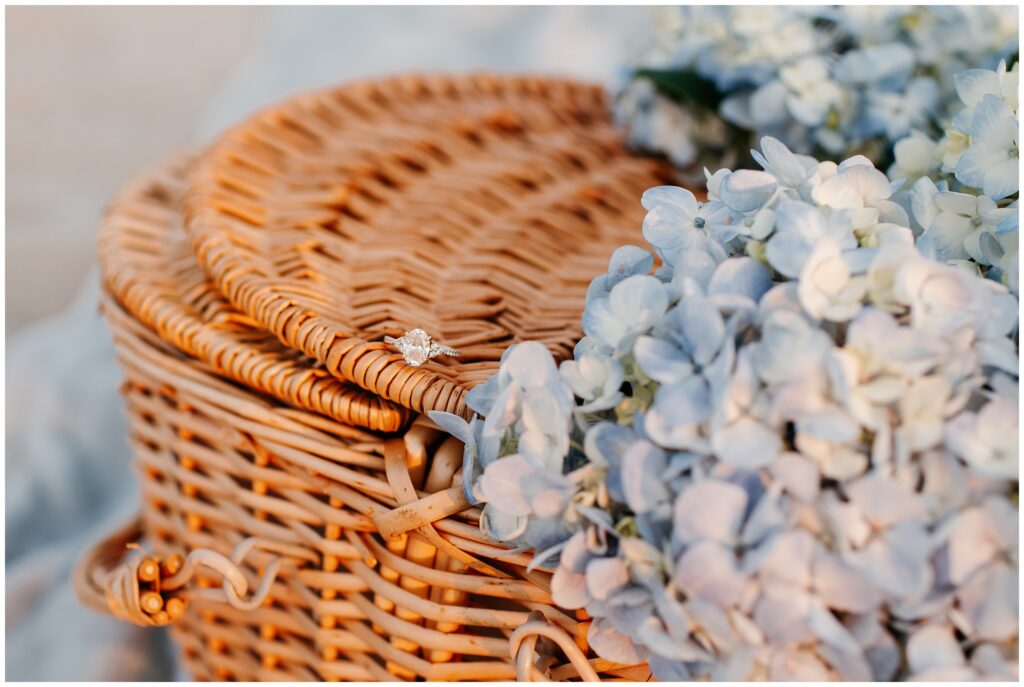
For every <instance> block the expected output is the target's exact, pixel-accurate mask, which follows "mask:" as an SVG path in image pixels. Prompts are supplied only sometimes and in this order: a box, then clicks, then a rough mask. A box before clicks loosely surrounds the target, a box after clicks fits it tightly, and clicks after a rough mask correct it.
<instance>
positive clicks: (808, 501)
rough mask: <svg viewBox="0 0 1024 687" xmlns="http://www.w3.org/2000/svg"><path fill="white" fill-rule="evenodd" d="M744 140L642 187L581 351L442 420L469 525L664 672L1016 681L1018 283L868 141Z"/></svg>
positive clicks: (490, 388)
mask: <svg viewBox="0 0 1024 687" xmlns="http://www.w3.org/2000/svg"><path fill="white" fill-rule="evenodd" d="M978 111H979V110H978V109H977V108H976V110H975V112H976V113H977V112H978ZM976 116H977V115H976ZM752 154H753V156H754V158H755V159H756V160H757V161H758V162H759V163H760V165H761V167H762V168H763V169H762V170H737V171H730V170H728V169H722V170H719V171H718V172H715V173H714V174H709V175H708V178H707V184H708V199H707V201H706V202H701V201H699V200H698V199H697V198H696V197H695V196H694V195H693V194H692V193H691V192H690V191H688V190H686V189H683V188H677V187H657V188H653V189H650V190H648V191H647V192H646V193H645V194H644V196H643V199H642V202H643V205H644V207H645V208H646V209H647V211H648V213H647V216H646V218H645V220H644V225H643V236H644V238H645V239H646V240H647V241H648V243H649V244H650V245H651V246H652V247H653V250H654V253H653V254H652V253H651V252H649V251H648V250H646V249H643V248H640V247H636V246H625V247H623V248H620V249H619V250H617V251H616V252H615V254H614V255H613V256H612V258H611V261H610V264H609V269H608V271H607V273H606V274H602V275H600V276H598V277H597V278H596V279H594V281H593V283H592V284H591V287H590V289H589V292H588V294H587V302H586V309H585V312H584V314H583V328H584V331H585V334H586V336H585V337H584V338H583V339H582V340H581V341H580V342H579V344H578V345H577V347H576V350H575V355H574V358H573V360H569V361H566V362H563V363H562V365H561V367H560V368H557V367H556V365H555V363H554V361H553V359H552V357H551V355H550V353H549V352H548V351H547V350H546V349H545V348H543V347H542V346H541V345H539V344H537V343H522V344H518V345H516V346H513V347H512V348H510V349H509V351H508V353H507V355H506V356H505V357H504V358H503V360H502V363H501V368H500V371H499V372H498V373H497V374H496V375H495V376H494V377H493V378H492V379H491V380H490V381H488V382H487V383H486V384H485V385H483V386H481V387H478V388H476V389H474V390H473V392H472V393H471V394H470V396H469V405H470V407H471V408H472V409H473V410H474V411H476V412H477V413H479V414H480V415H482V416H483V418H484V419H481V418H480V417H474V418H473V420H472V421H471V422H469V423H467V422H465V421H464V420H462V419H461V418H458V417H455V416H452V415H446V414H443V413H432V414H431V417H432V418H434V420H435V421H436V422H437V423H438V424H440V425H441V426H442V427H444V428H446V429H448V430H449V431H450V432H452V433H453V434H455V435H456V436H458V437H459V438H460V439H462V440H463V441H464V442H465V443H466V452H465V466H464V470H463V476H464V478H465V480H466V490H467V494H468V496H469V497H470V498H471V500H473V501H474V502H476V503H481V504H483V518H482V521H481V526H482V527H483V529H484V530H485V532H487V533H488V534H490V535H491V536H493V537H495V538H496V539H499V540H501V541H503V542H505V543H507V544H509V545H510V546H512V547H516V548H520V549H532V550H534V551H535V552H536V557H535V559H534V563H533V565H534V566H540V567H543V568H546V569H551V570H553V577H552V578H551V589H552V594H553V598H554V600H555V602H556V603H557V604H558V605H560V606H562V607H564V608H568V609H576V608H582V609H585V610H586V612H587V613H588V614H589V615H590V616H591V617H592V618H593V619H594V620H593V622H592V624H591V625H590V629H589V632H588V640H589V643H590V645H591V647H592V648H593V649H594V650H595V651H596V652H597V654H599V655H600V656H602V657H604V658H606V659H608V660H610V661H614V662H620V663H625V664H630V663H637V662H641V661H647V662H649V664H650V666H651V668H652V669H653V671H654V674H655V676H656V677H657V678H659V679H661V680H688V679H698V678H710V679H716V680H750V679H772V680H826V679H840V678H841V679H849V680H890V679H904V678H911V677H912V678H916V679H958V680H972V679H978V678H995V679H1000V680H1016V679H1017V676H1018V668H1017V649H1016V647H1017V641H1018V597H1017V579H1018V573H1019V569H1018V556H1019V553H1018V544H1017V540H1018V536H1017V532H1018V508H1017V503H1016V498H1017V490H1018V484H1019V482H1018V475H1019V472H1018V433H1019V427H1018V420H1017V412H1018V411H1017V406H1018V400H1017V399H1018V374H1019V370H1018V344H1017V328H1018V317H1017V307H1018V306H1017V298H1016V297H1015V296H1014V295H1013V294H1012V293H1011V292H1010V291H1009V290H1008V289H1007V288H1006V286H1004V285H1003V284H1001V283H999V282H997V281H996V280H992V279H985V278H983V277H981V276H980V275H979V274H978V272H977V270H975V269H969V268H967V267H965V266H964V265H962V264H946V263H944V262H942V261H940V260H937V259H935V258H934V257H932V256H930V255H929V254H927V253H926V252H923V251H922V250H920V249H919V248H918V247H917V246H916V245H915V234H914V231H913V229H912V227H911V221H910V218H909V216H908V214H907V212H906V211H905V210H904V208H903V207H902V206H901V205H900V204H899V203H898V202H896V201H894V200H893V194H894V187H896V186H898V184H892V183H890V181H889V180H888V179H887V178H886V175H885V174H884V173H882V172H881V171H879V170H877V169H876V168H875V167H874V165H872V164H871V162H870V161H868V160H867V159H866V158H864V157H859V156H855V157H851V158H850V159H847V160H846V161H844V162H842V163H841V164H835V163H832V162H819V161H817V160H815V159H813V158H810V157H806V156H802V155H797V154H795V153H793V152H792V151H791V150H790V149H789V148H787V147H786V146H785V145H784V144H783V143H781V142H780V141H778V140H776V139H773V138H765V139H763V140H762V141H761V146H760V149H759V150H755V151H752ZM926 234H927V232H926Z"/></svg>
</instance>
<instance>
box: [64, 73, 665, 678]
mask: <svg viewBox="0 0 1024 687" xmlns="http://www.w3.org/2000/svg"><path fill="white" fill-rule="evenodd" d="M311 131H312V132H316V133H317V135H318V136H319V137H320V138H319V139H317V140H318V142H317V144H316V145H315V146H314V145H311V144H310V143H309V139H310V136H309V133H310V132H311ZM474 131H476V132H477V133H476V134H475V136H474V135H471V133H472V132H474ZM453 132H455V133H453ZM328 133H329V134H330V136H328V135H327V134H328ZM463 139H465V140H463ZM466 141H468V143H467V142H466ZM566 156H568V157H566ZM463 157H465V158H467V159H466V161H464V162H463V161H462V160H463ZM194 164H195V165H197V169H198V172H197V173H196V174H194V175H192V176H191V177H189V175H188V174H187V171H188V170H189V169H190V168H191V166H192V165H194ZM224 165H228V166H229V167H230V169H228V168H225V167H224ZM569 168H571V169H569ZM666 177H667V173H666V172H665V171H664V170H663V169H661V168H660V167H658V166H657V165H656V164H654V163H651V162H649V161H646V160H638V159H636V158H632V157H631V156H629V155H628V154H627V153H625V152H624V151H623V149H622V147H621V145H620V143H619V142H618V139H617V137H616V136H615V134H614V132H612V130H611V128H610V125H609V124H608V122H607V119H606V115H605V113H604V104H603V101H602V99H601V97H600V93H599V91H597V90H596V89H593V88H591V87H587V86H580V85H576V84H571V83H566V82H559V81H544V80H539V79H504V78H496V77H459V78H455V79H443V78H439V77H431V78H407V79H394V80H389V81H383V82H379V83H376V84H361V85H357V86H352V87H346V88H342V89H337V90H334V91H328V92H323V93H318V94H312V95H309V96H306V97H303V98H300V99H298V100H297V101H294V102H292V103H289V104H286V105H284V106H282V107H281V108H280V109H276V110H270V111H268V112H266V113H263V114H261V115H259V116H258V117H256V118H254V119H253V120H251V121H250V122H248V123H246V124H245V125H243V126H242V127H240V128H239V129H237V130H235V131H233V132H231V133H229V134H228V135H227V136H226V137H225V138H224V139H223V140H222V141H220V142H218V143H217V144H215V145H214V146H213V147H212V148H211V150H210V152H209V153H207V154H204V155H203V156H201V157H200V158H199V159H198V161H196V160H194V159H193V158H190V157H185V158H182V159H179V160H177V161H175V162H173V163H172V164H169V165H167V166H166V167H164V168H162V169H160V170H158V171H156V172H154V173H151V174H148V175H144V176H143V177H141V178H140V179H139V180H138V181H136V182H135V183H133V184H132V185H130V186H128V187H127V188H126V189H125V191H124V193H123V194H122V195H121V196H120V197H119V198H118V199H117V200H116V201H115V202H114V203H113V204H112V206H111V208H110V210H109V212H108V213H107V215H106V217H105V220H104V224H103V228H102V230H101V238H100V254H101V261H102V266H103V272H104V284H105V287H106V291H107V295H106V296H105V298H104V303H103V311H104V313H105V316H106V319H107V321H108V323H109V326H110V328H111V330H112V332H113V335H114V340H115V345H116V350H117V355H118V360H119V363H120V366H121V368H122V370H123V371H124V375H125V383H124V387H123V390H124V395H125V400H126V406H127V411H128V414H129V419H130V422H131V427H132V436H131V443H132V446H133V450H134V453H135V457H136V464H137V466H138V468H139V470H140V473H141V477H142V490H143V502H144V508H143V510H142V514H141V516H140V520H139V522H137V523H131V524H130V525H128V526H126V527H125V528H124V529H123V530H121V531H119V532H116V533H114V534H112V535H111V536H110V537H109V538H108V539H107V540H105V541H104V542H102V543H100V544H99V545H98V546H96V547H95V548H94V549H92V550H91V551H90V552H88V553H87V555H86V556H85V557H84V558H83V560H82V561H81V563H80V565H79V567H78V568H77V570H76V584H77V588H78V590H79V593H80V596H81V597H82V598H83V600H84V601H85V602H86V603H87V604H88V605H90V606H91V607H93V608H96V609H97V610H103V611H107V612H112V613H114V614H115V615H117V616H118V617H121V618H123V619H125V620H129V621H132V622H135V623H138V624H140V625H164V624H171V626H172V632H173V636H174V637H175V639H176V641H177V642H178V643H179V645H180V646H181V648H182V651H183V656H184V661H185V664H186V667H187V669H188V670H189V671H190V672H191V673H192V674H193V675H194V676H195V677H196V678H200V679H240V680H276V679H288V680H305V679H308V680H323V679H328V680H330V679H342V680H394V679H417V678H424V679H432V680H508V679H512V678H518V679H522V680H530V679H578V678H583V679H589V680H594V679H598V677H599V676H601V677H604V678H622V679H631V680H643V679H647V678H648V677H649V670H648V669H647V667H646V666H643V665H641V666H619V665H614V664H611V663H609V662H607V661H603V660H600V659H597V658H594V657H593V656H592V655H590V654H589V653H588V649H587V642H586V631H587V628H588V622H587V619H586V618H585V617H582V616H578V615H577V614H575V613H572V612H568V611H564V610H562V609H558V608H557V607H554V606H553V605H552V602H551V599H550V593H549V579H550V574H549V573H548V572H547V571H545V570H544V569H537V570H532V571H531V570H528V569H527V565H528V563H529V561H530V557H529V556H528V555H527V554H526V553H524V552H513V551H509V550H507V549H506V548H505V547H503V546H501V545H500V544H499V543H498V542H494V541H489V540H488V539H487V538H486V537H485V536H484V535H482V533H481V532H480V530H479V528H478V525H477V521H478V517H479V511H478V510H477V509H475V508H472V507H470V506H469V504H468V503H467V502H466V501H465V497H464V495H463V493H462V489H461V486H460V485H461V479H460V473H459V471H460V469H461V463H462V447H461V444H459V442H457V441H456V440H454V439H453V438H450V437H447V436H446V435H444V434H443V433H442V432H440V431H439V430H438V429H437V428H436V427H434V426H433V425H432V423H430V422H429V421H428V420H426V419H425V418H424V417H415V412H410V411H423V410H427V409H431V408H439V409H448V410H455V411H458V412H464V406H463V404H462V400H461V399H462V394H463V393H464V391H465V390H466V389H467V388H469V387H471V386H472V385H473V384H475V383H477V382H479V381H482V379H484V378H486V377H487V376H488V375H489V374H490V373H491V371H493V369H494V368H495V366H496V360H497V357H498V356H499V355H500V352H501V350H502V349H503V348H504V347H506V346H507V345H508V343H511V342H513V341H518V340H522V339H541V340H544V341H545V342H546V343H548V345H549V346H550V347H551V348H552V350H554V351H555V352H556V354H558V355H560V356H565V355H567V354H568V352H569V350H571V349H570V346H571V342H572V341H573V340H574V339H575V338H577V337H578V335H579V332H578V330H577V329H576V326H575V323H576V322H578V319H579V310H580V309H581V308H582V304H583V295H584V291H585V288H586V285H587V281H588V280H589V278H590V276H592V275H593V274H596V273H598V272H599V271H600V270H601V269H603V267H604V264H605V263H606V261H607V258H608V255H609V253H610V251H611V250H612V248H613V247H615V246H617V245H619V244H621V243H623V242H626V241H628V240H629V238H630V237H633V236H635V234H636V227H637V226H638V225H639V222H640V220H641V216H642V215H641V213H642V210H641V208H640V207H639V204H638V202H637V198H638V197H639V194H640V192H641V191H642V190H643V189H645V188H647V187H649V186H651V185H654V184H657V183H660V182H661V181H663V180H664V179H665V178H666ZM495 185H496V187H497V189H498V190H495V191H493V193H487V192H484V191H482V190H481V189H484V188H494V187H495ZM183 195H184V197H185V198H186V199H187V205H188V208H189V214H188V218H189V220H190V224H191V225H192V227H191V232H192V235H193V239H194V241H193V247H194V248H195V250H196V252H197V254H198V255H199V256H200V258H201V260H200V262H202V263H203V264H204V265H205V266H206V267H207V268H208V270H209V272H210V273H211V276H212V277H213V282H211V281H209V280H208V279H207V277H206V272H204V271H202V270H200V269H199V268H198V266H197V264H196V260H195V257H194V256H193V254H192V252H190V251H189V250H188V249H187V247H186V246H185V243H184V241H183V237H184V235H183V233H182V231H181V224H182V220H181V199H182V196H183ZM256 218H262V219H259V220H257V219H256ZM478 220H486V224H487V227H488V229H487V232H489V234H488V235H487V236H483V237H474V236H471V235H470V233H471V231H470V230H472V229H473V227H474V226H476V225H474V222H476V221H478ZM289 227H290V228H289ZM264 229H270V230H271V231H267V232H263V230H264ZM487 232H485V233H487ZM581 235H582V236H585V237H586V241H587V249H586V251H585V255H584V257H583V258H580V259H577V260H575V261H574V262H572V263H571V264H570V263H569V262H568V261H569V255H570V253H571V251H570V250H567V247H566V246H564V245H563V244H565V243H567V242H568V240H570V237H577V236H581ZM571 240H573V241H579V239H578V238H572V239H571ZM523 246H541V249H540V252H541V253H542V255H543V257H542V258H537V257H536V256H535V254H534V253H535V251H531V250H523V249H522V247H523ZM335 290H336V291H337V294H338V295H337V303H335V302H334V301H332V300H331V294H333V293H335ZM222 292H223V293H224V295H225V296H227V297H228V298H229V299H230V301H231V303H230V304H229V302H228V301H227V300H225V299H224V298H222V297H221V295H220V294H221V293H222ZM463 296H465V298H463ZM236 308H237V309H236ZM243 312H244V313H245V314H243ZM346 323H348V324H346ZM570 323H571V326H570ZM413 326H422V327H424V328H426V329H428V331H430V332H431V333H432V334H436V335H437V336H438V338H439V339H440V340H442V341H443V342H444V343H449V344H451V345H454V346H457V347H459V348H460V349H461V350H463V352H464V354H465V355H464V357H461V358H459V359H457V360H447V361H444V362H442V363H429V364H427V365H425V366H423V367H422V368H415V367H410V366H407V365H405V364H404V362H403V360H402V358H401V356H399V355H397V354H395V353H394V352H393V351H392V350H390V349H389V348H388V347H386V346H384V345H383V344H381V343H380V342H379V339H380V338H381V337H383V335H384V334H388V333H390V334H400V333H401V331H402V330H403V329H405V328H411V327H413ZM269 332H273V334H270V333H269ZM275 335H276V336H275ZM356 385H357V386H356ZM143 538H144V539H145V540H146V541H147V545H148V547H149V548H150V551H149V552H144V551H142V550H141V549H136V550H135V551H128V550H126V545H127V544H130V543H132V542H134V541H136V540H139V539H143ZM126 553H127V555H126Z"/></svg>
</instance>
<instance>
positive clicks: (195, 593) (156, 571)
mask: <svg viewBox="0 0 1024 687" xmlns="http://www.w3.org/2000/svg"><path fill="white" fill-rule="evenodd" d="M128 548H129V549H131V550H132V551H131V554H130V555H129V556H128V558H127V560H125V561H124V562H123V563H122V564H121V565H119V566H117V567H116V568H114V569H113V570H111V571H110V573H109V574H108V576H107V578H106V581H105V583H104V591H105V594H106V598H107V605H108V606H109V607H110V610H111V612H112V613H113V614H114V615H115V616H116V617H118V618H121V619H122V620H127V621H129V622H132V623H135V624H136V625H142V626H154V627H159V626H163V625H167V624H169V623H172V622H174V621H175V620H177V619H178V618H180V617H181V616H182V615H183V614H184V613H185V609H186V607H187V604H188V601H189V599H192V598H198V597H202V598H206V599H209V600H212V601H220V602H225V601H226V602H227V603H228V604H230V605H231V606H232V607H234V608H236V609H238V610H241V611H251V610H253V609H255V608H258V607H259V606H260V605H262V604H263V602H264V601H265V600H266V598H267V596H268V594H269V593H270V589H271V586H272V585H273V584H274V580H275V579H276V578H277V576H278V573H279V572H280V570H281V566H282V565H283V563H284V559H283V558H281V557H275V558H273V559H272V560H271V561H270V563H268V564H267V565H266V568H265V569H264V571H263V576H262V578H261V579H260V582H259V585H258V586H257V587H256V590H255V591H254V592H253V594H252V596H251V597H249V598H248V599H246V598H244V597H245V595H246V594H248V592H249V588H250V585H249V580H248V578H247V577H246V575H245V573H244V572H243V570H242V568H241V564H242V563H243V561H244V560H245V558H246V556H247V555H248V554H249V552H250V551H253V550H254V549H257V548H260V549H270V550H273V549H275V548H277V547H273V546H268V545H265V544H264V543H263V542H262V541H261V540H259V539H257V538H255V537H249V538H248V539H245V540H243V541H242V542H240V543H239V544H238V546H236V547H235V549H234V551H232V552H231V556H230V557H228V556H225V555H224V554H221V553H218V552H217V551H213V550H211V549H196V550H194V551H192V552H191V553H189V554H188V556H187V557H182V556H181V555H180V554H174V555H172V556H169V557H167V558H165V559H163V560H161V559H159V558H156V557H153V556H150V555H148V554H147V553H146V552H145V551H144V550H143V549H142V548H141V547H140V546H139V545H138V544H129V545H128ZM200 567H205V568H208V569H210V570H212V571H213V572H215V573H217V574H219V575H220V576H221V577H222V578H223V582H222V584H221V589H219V590H218V589H186V588H185V587H186V585H187V584H188V583H189V582H190V581H191V580H192V578H193V577H195V575H196V572H197V571H198V569H199V568H200Z"/></svg>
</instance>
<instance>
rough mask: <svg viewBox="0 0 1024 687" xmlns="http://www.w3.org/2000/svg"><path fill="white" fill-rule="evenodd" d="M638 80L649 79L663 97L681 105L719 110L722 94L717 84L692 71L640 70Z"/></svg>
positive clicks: (637, 74)
mask: <svg viewBox="0 0 1024 687" xmlns="http://www.w3.org/2000/svg"><path fill="white" fill-rule="evenodd" d="M636 76H637V78H641V79H647V80H649V81H650V82H651V83H653V84H654V86H655V88H657V89H658V91H660V92H661V93H662V95H664V96H666V97H668V98H671V99H672V100H675V101H676V102H680V103H687V104H690V105H694V106H696V107H700V108H704V109H708V110H717V109H718V105H719V103H721V102H722V94H721V93H719V92H718V89H717V88H715V84H714V83H713V82H712V81H710V80H708V79H705V78H704V77H703V76H701V75H700V74H698V73H697V72H695V71H693V70H692V69H639V70H637V72H636Z"/></svg>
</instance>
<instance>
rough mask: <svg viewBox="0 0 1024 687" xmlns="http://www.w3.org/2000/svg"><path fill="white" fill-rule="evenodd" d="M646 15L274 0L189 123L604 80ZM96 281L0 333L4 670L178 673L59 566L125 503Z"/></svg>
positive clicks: (126, 479)
mask: <svg viewBox="0 0 1024 687" xmlns="http://www.w3.org/2000/svg"><path fill="white" fill-rule="evenodd" d="M646 22H647V17H646V15H645V12H644V11H643V10H641V9H639V8H624V7H598V8H594V7H543V8H538V7H444V8H441V7H413V8H409V7H404V8H403V7H381V8H368V7H306V8H287V7H286V8H275V9H274V10H271V11H268V12H267V14H266V15H265V21H264V27H263V30H262V31H261V35H260V36H259V37H258V38H257V40H256V41H255V45H254V48H253V50H252V51H251V53H250V56H249V58H248V60H247V61H246V63H245V64H244V65H243V66H242V68H240V69H239V71H238V73H237V74H236V75H234V77H233V78H232V79H231V80H229V82H228V83H227V84H225V86H224V88H223V89H222V91H221V92H220V93H219V95H218V96H217V97H216V98H215V99H214V101H213V102H212V103H211V104H210V106H209V108H208V110H207V112H206V113H205V115H204V117H203V118H202V121H201V126H200V129H201V131H202V133H203V136H204V137H210V136H213V135H215V134H216V133H217V132H218V131H220V130H222V129H223V128H224V127H225V126H227V125H229V124H230V123H232V122H234V121H237V120H238V119H240V118H242V117H243V116H245V115H246V114H247V113H249V112H251V111H253V110H254V109H256V108H258V107H260V106H261V105H264V104H268V103H271V102H273V101H275V100H277V99H280V98H282V97H285V96H286V95H288V94H290V93H292V92H295V91H296V90H300V89H303V88H308V87H313V86H318V85H323V84H328V83H334V82H338V81H343V80H346V79H351V78H356V77H363V76H373V75H381V74H387V73H392V72H398V71H408V70H418V71H425V70H427V71H429V70H437V71H441V70H445V71H468V70H476V69H494V70H502V71H519V72H538V73H540V72H546V73H558V74H563V75H567V76H579V77H585V78H590V79H594V80H597V81H602V82H609V81H610V80H611V79H612V78H613V77H614V76H615V69H616V68H617V67H618V66H619V65H620V64H621V63H622V62H623V56H624V54H625V51H626V50H627V49H628V44H629V41H630V40H632V39H633V37H635V36H636V35H637V32H638V31H639V30H640V29H641V28H642V27H643V26H645V24H646ZM129 57H130V56H126V58H129ZM154 162H155V161H154ZM90 220H91V218H83V220H82V221H83V222H88V221H90ZM97 283H98V276H97V274H96V270H95V269H94V270H93V273H92V274H91V275H90V276H89V278H88V280H87V282H86V284H85V285H83V287H82V289H81V291H80V293H79V295H78V297H77V298H76V300H75V302H74V303H73V304H72V305H71V306H70V307H69V308H68V309H67V311H66V312H64V313H63V314H61V315H59V316H58V317H56V318H53V319H52V320H50V321H46V322H42V323H39V324H37V325H35V326H32V327H30V328H27V329H26V330H24V331H22V332H21V333H20V334H18V335H17V336H15V337H12V339H11V340H9V341H8V345H7V388H6V393H7V396H6V398H7V445H6V448H7V467H6V476H7V484H6V496H7V505H6V518H7V524H6V527H7V529H6V533H7V545H6V564H7V589H6V598H7V626H6V627H7V672H6V677H7V678H8V679H11V680H149V679H157V680H167V679H173V678H174V677H176V676H178V671H177V670H176V667H175V660H174V652H173V651H172V649H171V648H170V646H169V643H168V642H167V640H166V632H165V631H159V630H153V629H140V628H136V627H134V626H131V625H127V624H124V623H121V622H118V621H115V620H113V619H111V618H107V617H103V616H101V615H98V614H95V613H92V612H91V611H88V610H86V609H84V608H82V607H81V606H80V605H79V604H78V602H77V600H76V599H75V597H74V594H73V592H72V590H71V586H70V582H69V579H68V576H69V573H70V570H71V566H72V564H73V562H74V560H75V558H76V557H77V556H78V555H79V554H80V553H81V551H82V550H83V549H84V548H85V547H86V546H87V545H89V544H91V543H93V542H95V541H96V540H97V539H98V538H99V537H100V536H101V535H102V534H104V533H106V532H108V531H110V530H111V529H113V528H114V526H115V525H116V524H118V523H120V522H122V521H124V520H125V519H126V518H128V517H130V516H131V515H132V514H133V513H134V512H135V511H136V509H137V508H138V505H139V500H138V495H137V493H136V486H137V481H136V479H135V476H134V473H133V472H132V470H131V469H130V467H129V466H130V463H131V458H130V454H129V451H128V448H127V438H126V434H125V430H126V424H125V421H124V419H123V415H122V406H121V400H120V397H119V396H118V393H117V386H118V384H119V383H120V379H121V377H120V373H119V372H118V371H117V369H116V365H115V363H114V360H113V349H112V345H111V342H110V340H109V337H108V335H107V332H106V330H105V328H104V325H103V323H102V320H101V319H100V318H99V317H98V315H97V312H96V303H97V297H98V287H97Z"/></svg>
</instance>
